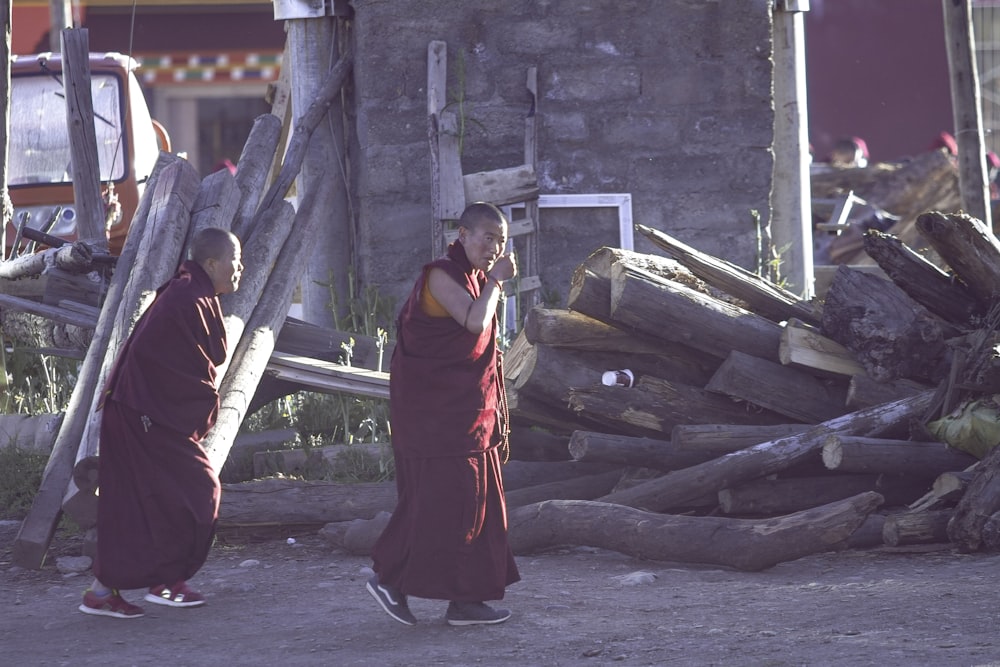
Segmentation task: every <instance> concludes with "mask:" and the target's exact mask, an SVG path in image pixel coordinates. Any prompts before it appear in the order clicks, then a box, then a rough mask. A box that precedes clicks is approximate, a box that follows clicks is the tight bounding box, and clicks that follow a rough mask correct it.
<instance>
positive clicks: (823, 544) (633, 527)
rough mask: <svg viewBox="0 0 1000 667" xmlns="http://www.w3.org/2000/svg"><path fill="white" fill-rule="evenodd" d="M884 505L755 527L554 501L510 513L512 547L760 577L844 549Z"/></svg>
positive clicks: (846, 507)
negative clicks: (607, 553) (592, 552)
mask: <svg viewBox="0 0 1000 667" xmlns="http://www.w3.org/2000/svg"><path fill="white" fill-rule="evenodd" d="M881 501H882V497H881V496H879V495H878V494H877V493H871V492H869V493H863V494H861V495H858V496H854V497H853V498H848V499H846V500H841V501H839V502H836V503H831V504H829V505H824V506H822V507H817V508H813V509H809V510H805V511H803V512H797V513H795V514H790V515H787V516H784V517H779V518H773V519H761V520H748V519H732V518H726V517H689V516H671V515H665V514H655V513H651V512H644V511H642V510H637V509H634V508H629V507H623V506H621V505H614V504H610V503H600V502H593V501H586V500H576V501H573V500H550V501H546V502H544V503H538V504H536V505H528V506H527V507H521V508H516V509H515V510H513V511H512V512H510V514H509V525H510V530H509V541H510V545H511V548H512V549H513V551H514V553H516V554H529V553H534V552H537V551H540V550H542V549H546V548H550V547H555V546H560V545H567V544H572V545H578V546H590V547H597V548H600V549H611V550H613V551H618V552H620V553H624V554H627V555H629V556H633V557H636V558H644V559H652V560H665V561H674V562H681V563H701V564H709V565H721V566H724V567H731V568H735V569H738V570H744V571H750V572H756V571H760V570H765V569H767V568H769V567H772V566H774V565H777V564H778V563H781V562H785V561H790V560H795V559H797V558H802V557H803V556H807V555H809V554H814V553H820V552H823V551H829V550H831V549H836V548H838V547H840V546H841V545H842V544H843V542H844V541H845V540H847V539H848V538H849V537H850V536H851V534H853V533H854V531H855V530H857V528H858V527H859V526H861V524H862V523H863V522H864V520H865V518H866V517H867V516H868V515H869V514H870V513H871V512H872V511H874V510H875V508H876V507H878V505H879V503H881ZM667 536H669V538H668V537H667Z"/></svg>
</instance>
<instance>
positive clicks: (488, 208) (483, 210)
mask: <svg viewBox="0 0 1000 667" xmlns="http://www.w3.org/2000/svg"><path fill="white" fill-rule="evenodd" d="M458 224H459V225H461V226H462V227H465V228H466V229H468V230H470V231H472V230H476V229H479V228H480V227H481V226H482V225H484V224H489V225H497V224H500V225H504V226H505V227H506V225H507V218H506V217H505V216H504V214H503V211H501V210H500V209H498V208H497V207H496V206H494V205H493V204H487V203H486V202H482V201H478V202H476V203H474V204H469V205H468V206H466V207H465V210H464V211H462V217H461V218H459V219H458Z"/></svg>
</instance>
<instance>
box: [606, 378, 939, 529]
mask: <svg viewBox="0 0 1000 667" xmlns="http://www.w3.org/2000/svg"><path fill="white" fill-rule="evenodd" d="M933 398H934V392H932V391H928V392H924V393H921V394H918V395H916V396H913V397H910V398H904V399H902V400H899V401H896V402H894V403H888V404H886V405H880V406H876V407H874V408H869V409H866V410H859V411H858V412H853V413H850V414H847V415H843V416H841V417H837V418H835V419H831V420H829V421H826V422H823V423H821V424H817V425H816V426H814V427H812V428H810V429H809V430H808V431H805V432H803V433H801V434H798V435H792V436H788V437H785V438H779V439H777V440H772V441H769V442H764V443H761V444H759V445H754V446H753V447H750V448H748V449H744V450H741V451H738V452H734V453H732V454H727V455H725V456H721V457H719V458H717V459H713V460H711V461H706V462H705V463H700V464H698V465H695V466H691V467H690V468H684V469H683V470H675V471H674V472H669V473H667V474H666V475H663V476H662V477H658V478H656V479H652V480H650V481H648V482H644V483H642V484H639V485H638V486H634V487H632V488H631V489H625V490H623V491H618V492H615V493H612V494H609V495H607V496H605V497H604V498H602V499H601V500H603V501H605V502H609V503H618V504H620V505H628V506H630V507H641V508H644V509H648V510H650V511H653V512H658V511H662V510H663V509H665V508H668V507H672V506H677V505H680V504H682V503H683V501H685V500H690V499H692V498H697V497H699V496H700V495H702V494H704V493H711V492H713V491H714V492H718V491H721V490H722V489H725V488H727V487H730V486H733V485H734V484H738V483H740V482H744V481H747V480H750V479H755V478H757V477H763V476H765V475H768V474H771V473H774V472H777V471H779V470H783V469H785V468H788V467H790V466H792V465H794V464H795V463H798V462H800V461H803V460H805V459H806V458H807V457H808V456H810V455H818V452H819V450H820V448H821V447H822V446H823V443H824V442H825V441H826V438H827V436H829V435H830V434H831V433H843V434H847V435H879V434H881V433H883V432H885V431H886V430H887V429H890V428H892V427H894V426H896V425H898V424H900V423H903V424H905V423H907V422H909V420H911V419H919V418H920V417H921V416H922V415H923V413H924V412H925V411H926V410H927V409H928V407H929V406H930V405H931V402H932V401H933Z"/></svg>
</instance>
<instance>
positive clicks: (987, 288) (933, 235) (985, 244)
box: [917, 211, 1000, 304]
mask: <svg viewBox="0 0 1000 667" xmlns="http://www.w3.org/2000/svg"><path fill="white" fill-rule="evenodd" d="M917 230H918V231H919V232H920V234H921V235H922V236H923V237H924V238H925V239H927V241H928V242H929V243H930V244H931V245H932V246H933V247H934V249H935V250H936V251H937V252H938V254H939V255H941V257H942V259H944V261H945V262H947V264H948V266H949V267H951V269H952V271H954V272H955V275H956V276H957V277H958V279H959V280H961V281H962V283H963V284H965V285H967V286H968V288H969V291H970V292H972V293H973V294H974V295H975V296H976V298H977V299H978V300H979V301H980V302H982V303H983V304H989V303H990V302H991V301H992V300H993V299H994V298H995V297H996V295H997V294H1000V241H998V240H997V238H996V236H994V235H993V233H992V232H991V231H990V230H989V229H988V228H987V227H986V225H984V224H983V222H982V221H981V220H978V219H977V218H973V217H972V216H969V215H966V214H964V213H941V212H939V211H928V212H927V213H923V214H921V215H920V217H918V218H917Z"/></svg>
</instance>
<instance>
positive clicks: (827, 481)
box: [719, 474, 930, 516]
mask: <svg viewBox="0 0 1000 667" xmlns="http://www.w3.org/2000/svg"><path fill="white" fill-rule="evenodd" d="M929 483H930V482H929V481H928V480H926V479H918V478H912V477H901V476H897V475H871V474H867V475H866V474H858V475H823V476H819V477H786V478H776V479H758V480H753V481H750V482H744V483H742V484H737V485H735V486H732V487H729V488H728V489H723V490H722V491H719V506H720V507H721V508H722V512H723V514H735V515H741V516H750V515H764V516H774V515H780V514H790V513H792V512H798V511H801V510H804V509H808V508H810V507H816V506H818V505H825V504H827V503H831V502H835V501H837V500H842V499H844V498H848V497H850V496H853V495H856V494H858V493H864V492H865V491H874V492H876V493H879V494H881V495H882V497H883V498H884V500H883V504H884V505H886V506H893V505H905V504H907V503H909V502H912V501H913V499H914V498H917V497H919V496H920V495H921V494H922V493H923V492H924V491H925V490H926V489H927V486H928V485H929Z"/></svg>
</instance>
